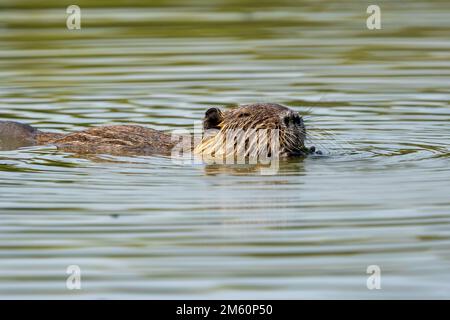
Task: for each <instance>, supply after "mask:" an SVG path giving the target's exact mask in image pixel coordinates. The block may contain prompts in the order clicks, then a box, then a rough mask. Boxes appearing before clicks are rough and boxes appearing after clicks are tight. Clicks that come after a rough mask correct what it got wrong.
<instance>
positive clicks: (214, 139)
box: [0, 103, 315, 157]
mask: <svg viewBox="0 0 450 320" xmlns="http://www.w3.org/2000/svg"><path fill="white" fill-rule="evenodd" d="M203 129H204V135H203V136H202V137H201V138H200V140H199V141H198V142H197V143H196V144H195V145H193V151H194V153H196V154H211V153H213V154H214V153H215V154H216V155H217V154H223V155H225V156H226V155H227V153H229V152H230V151H229V149H227V148H225V147H224V146H223V144H224V137H225V135H227V134H228V133H229V132H230V131H232V130H237V131H239V130H241V131H243V132H245V133H247V134H244V136H243V137H244V138H243V140H242V142H243V150H244V155H245V156H246V157H247V156H251V155H252V154H253V155H255V154H256V155H259V154H260V152H261V150H263V149H264V147H266V146H267V144H268V143H271V142H273V141H271V140H270V139H271V138H270V137H269V138H267V139H266V138H264V137H263V138H261V137H260V138H259V139H256V138H254V135H253V136H252V133H254V132H255V131H256V130H260V129H262V130H268V131H272V132H274V131H277V132H279V136H278V137H277V142H278V146H277V149H276V150H277V151H276V152H277V155H280V156H299V155H305V154H307V153H314V151H315V149H314V147H312V148H310V149H307V148H305V145H304V140H305V134H306V129H305V126H304V123H303V119H302V117H301V116H300V115H299V114H298V113H297V112H294V111H293V110H291V109H289V108H287V107H285V106H282V105H279V104H271V103H261V104H248V105H242V106H240V107H237V108H235V109H232V110H228V111H221V110H220V109H218V108H210V109H208V110H207V111H206V113H205V117H204V119H203ZM180 141H181V139H177V138H176V137H175V139H174V138H173V136H172V135H170V134H168V133H165V132H162V131H158V130H154V129H150V128H145V127H142V126H137V125H114V126H102V127H93V128H90V129H86V130H83V131H79V132H74V133H68V134H63V133H50V132H42V131H40V130H37V129H35V128H33V127H31V126H29V125H26V124H21V123H17V122H12V121H0V145H3V148H5V146H6V148H11V147H21V146H33V145H54V146H56V147H57V148H58V149H60V150H63V151H68V152H73V153H81V154H113V155H151V154H160V155H170V154H171V152H172V149H173V148H174V147H175V146H176V145H177V144H178V143H179V142H180ZM233 146H234V147H236V143H233ZM234 150H236V149H234ZM270 150H272V149H270ZM270 150H269V156H271V154H270Z"/></svg>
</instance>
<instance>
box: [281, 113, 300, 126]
mask: <svg viewBox="0 0 450 320" xmlns="http://www.w3.org/2000/svg"><path fill="white" fill-rule="evenodd" d="M283 121H284V124H285V125H286V126H289V124H290V123H293V124H301V123H302V121H303V119H302V117H300V116H299V115H298V113H296V112H292V111H290V112H289V113H288V114H287V115H286V116H284V119H283Z"/></svg>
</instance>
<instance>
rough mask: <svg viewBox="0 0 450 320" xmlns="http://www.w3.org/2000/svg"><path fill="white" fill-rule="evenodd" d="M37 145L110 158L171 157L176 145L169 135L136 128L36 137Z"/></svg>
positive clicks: (132, 126) (118, 127)
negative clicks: (127, 156)
mask: <svg viewBox="0 0 450 320" xmlns="http://www.w3.org/2000/svg"><path fill="white" fill-rule="evenodd" d="M36 143H37V144H53V145H56V146H57V147H58V149H61V150H63V151H67V152H74V153H91V154H113V155H151V154H161V155H170V151H171V150H172V148H173V146H174V145H175V143H176V141H172V138H171V136H170V135H169V134H166V133H164V132H161V131H158V130H155V129H151V128H145V127H142V126H137V125H116V126H103V127H94V128H90V129H87V130H84V131H80V132H74V133H70V134H67V135H62V134H49V133H41V132H40V133H38V134H37V137H36Z"/></svg>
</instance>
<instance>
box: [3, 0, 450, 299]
mask: <svg viewBox="0 0 450 320" xmlns="http://www.w3.org/2000/svg"><path fill="white" fill-rule="evenodd" d="M70 4H74V3H71V2H70V3H66V2H65V1H56V0H55V1H52V0H44V1H24V0H21V1H17V0H15V1H12V0H8V1H5V0H4V1H1V2H0V119H1V120H5V119H9V120H15V121H21V122H24V123H28V124H31V125H33V126H35V127H38V128H39V129H42V130H44V129H45V130H50V131H55V132H71V131H74V130H81V129H83V128H86V127H90V126H97V125H103V124H129V123H133V124H141V125H145V126H149V127H152V128H157V129H161V130H173V129H180V128H187V129H188V128H192V126H193V123H194V121H196V120H199V119H201V117H202V116H203V114H204V111H205V110H206V109H208V108H209V107H211V106H222V107H223V108H224V109H226V108H230V107H233V106H235V105H236V104H239V103H250V102H277V103H281V104H286V105H288V106H290V107H291V108H292V109H294V110H297V111H299V112H302V113H310V116H308V117H305V123H306V126H307V128H308V129H309V132H310V138H309V140H308V144H309V145H316V146H317V147H318V148H319V149H321V150H323V151H324V156H323V157H310V158H306V159H294V160H291V161H286V162H282V163H281V164H280V168H279V171H278V173H277V174H275V175H260V174H259V173H258V172H257V171H255V170H253V169H252V168H248V167H245V168H239V167H238V168H236V167H231V168H230V167H225V166H206V165H201V164H200V165H199V164H195V165H194V164H192V165H188V164H185V165H182V164H179V163H174V162H173V161H172V160H171V159H168V158H163V157H135V158H121V157H110V156H108V157H106V156H105V157H104V158H103V160H99V159H92V158H89V157H77V156H74V155H71V154H68V153H63V152H60V151H57V150H56V149H55V148H53V147H51V146H45V147H31V148H23V149H20V150H10V151H0V239H1V241H0V297H1V298H162V299H165V298H237V299H239V298H252V299H253V298H255V299H257V298H369V299H370V298H376V299H378V298H450V271H449V270H450V196H449V194H450V167H449V166H450V124H449V121H450V107H449V101H450V42H449V36H450V32H449V30H450V14H449V12H450V3H449V2H448V1H377V3H376V4H378V5H380V7H381V10H382V29H381V30H368V29H367V28H366V18H367V16H368V14H367V13H366V8H367V6H368V5H369V4H374V3H372V2H368V1H293V0H292V1H291V0H286V1H258V2H256V1H255V2H253V1H237V0H235V1H201V0H197V1H151V2H150V1H149V2H145V1H119V0H111V1H95V2H93V1H86V0H82V1H81V0H80V1H77V3H76V4H78V5H79V6H80V7H81V10H82V19H81V23H82V24H81V30H72V31H69V30H67V28H66V17H67V15H66V6H68V5H70ZM69 265H78V266H79V267H80V269H81V281H82V289H81V290H67V288H66V279H67V277H68V275H67V274H66V269H67V267H68V266H69ZM369 265H378V266H379V267H380V269H381V289H380V290H369V289H368V288H367V286H366V280H367V278H368V276H369V275H368V274H367V273H366V269H367V267H368V266H369Z"/></svg>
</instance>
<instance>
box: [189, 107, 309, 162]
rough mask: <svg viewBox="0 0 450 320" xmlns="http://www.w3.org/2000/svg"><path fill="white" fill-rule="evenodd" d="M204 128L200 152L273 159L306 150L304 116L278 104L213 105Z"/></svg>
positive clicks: (196, 149) (203, 153)
mask: <svg viewBox="0 0 450 320" xmlns="http://www.w3.org/2000/svg"><path fill="white" fill-rule="evenodd" d="M203 129H204V131H205V134H204V136H203V139H202V141H201V142H200V144H199V145H197V147H196V148H195V153H197V154H202V155H207V156H208V155H212V156H214V157H228V156H238V157H244V158H247V157H261V156H265V157H269V158H270V157H273V156H275V157H285V156H298V155H304V154H305V153H306V152H307V151H306V148H305V145H304V140H305V135H306V129H305V126H304V124H303V119H302V117H301V116H300V115H299V114H298V113H297V112H295V111H293V110H291V109H289V108H287V107H285V106H282V105H279V104H271V103H261V104H248V105H243V106H240V107H238V108H235V109H232V110H227V111H221V110H220V109H218V108H211V109H208V110H207V111H206V114H205V118H204V120H203Z"/></svg>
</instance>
